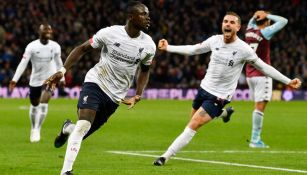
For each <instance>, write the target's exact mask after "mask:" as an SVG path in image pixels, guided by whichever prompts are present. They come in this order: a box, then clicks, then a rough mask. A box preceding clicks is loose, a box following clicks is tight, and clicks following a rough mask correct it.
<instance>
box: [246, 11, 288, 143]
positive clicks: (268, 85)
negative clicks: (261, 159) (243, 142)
mask: <svg viewBox="0 0 307 175" xmlns="http://www.w3.org/2000/svg"><path fill="white" fill-rule="evenodd" d="M271 21H273V22H274V24H273V25H270V22H271ZM287 22H288V20H287V19H286V18H283V17H281V16H277V15H272V14H269V13H267V12H265V11H257V12H255V14H254V16H253V17H252V18H251V19H250V21H249V23H248V26H247V29H246V33H245V42H246V43H248V44H249V45H250V46H251V48H252V49H254V51H255V52H256V53H257V55H258V57H259V58H260V59H262V60H263V62H265V63H267V64H269V65H271V58H270V39H271V38H272V37H273V35H274V34H275V33H276V32H278V31H279V30H281V29H282V28H283V27H285V25H286V24H287ZM246 77H247V83H248V86H249V89H250V95H251V99H252V100H254V101H255V109H254V111H253V113H252V118H253V120H252V123H253V127H252V134H251V142H250V144H249V147H251V148H268V147H269V146H268V145H266V144H265V143H264V142H263V141H262V139H261V131H262V125H263V116H264V110H265V107H266V105H267V103H268V102H269V101H270V100H271V97H272V78H270V77H268V76H266V75H264V74H263V73H262V72H261V71H259V70H257V69H256V68H255V67H254V66H253V65H250V64H247V65H246Z"/></svg>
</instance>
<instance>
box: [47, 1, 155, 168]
mask: <svg viewBox="0 0 307 175" xmlns="http://www.w3.org/2000/svg"><path fill="white" fill-rule="evenodd" d="M127 14H128V19H127V23H126V25H125V26H121V25H115V26H111V27H106V28H103V29H101V30H99V31H98V32H97V33H96V34H95V35H94V36H93V37H92V38H91V39H89V40H88V41H86V42H84V43H83V44H81V45H79V46H77V47H76V48H75V49H74V50H73V51H72V52H71V53H70V54H69V56H68V57H67V60H66V61H65V63H64V67H62V68H61V71H59V72H57V73H56V74H54V75H53V76H51V77H50V78H48V79H47V80H46V84H47V86H48V87H49V88H52V89H53V88H54V87H55V84H56V83H57V82H58V80H60V79H61V78H62V77H63V75H64V74H65V71H66V70H67V69H69V68H70V67H71V66H72V64H73V63H75V62H77V61H78V60H79V59H80V58H81V57H82V56H83V55H84V54H85V53H86V52H89V51H91V50H93V49H95V48H101V55H100V61H99V63H97V64H96V65H95V66H94V67H93V68H92V69H90V70H89V71H88V72H87V74H86V77H85V80H84V84H83V87H82V91H81V94H80V98H79V101H78V118H79V119H78V121H77V123H76V124H73V123H72V122H71V121H70V120H66V121H65V122H64V124H63V126H62V128H61V132H60V134H59V135H58V137H57V138H56V139H55V147H61V146H62V145H63V144H64V143H65V142H66V140H67V137H68V135H69V139H68V144H67V149H66V155H65V160H64V164H63V168H62V171H61V174H72V167H73V163H74V161H75V159H76V157H77V154H78V152H79V150H80V146H81V142H82V139H85V138H87V137H88V136H89V135H91V134H92V133H93V132H95V131H96V130H97V129H99V128H100V127H101V126H102V125H103V124H104V123H105V122H106V121H107V120H108V118H109V117H110V116H111V115H112V114H113V113H114V112H115V110H116V109H117V107H118V104H119V103H120V102H121V101H122V102H123V103H124V104H127V105H130V106H129V108H131V107H133V106H134V105H135V104H136V103H137V102H138V101H140V98H141V96H142V93H143V90H144V88H145V86H146V85H147V82H148V78H149V68H150V65H151V62H152V59H153V57H154V54H155V51H156V45H155V43H154V42H153V40H152V39H151V37H150V36H149V35H147V34H145V33H144V32H142V31H145V30H147V29H148V27H149V26H150V18H149V11H148V8H147V7H146V6H145V5H144V4H142V3H141V2H138V1H132V2H130V3H129V4H128V7H127ZM139 65H140V71H139V74H138V77H137V88H136V95H135V96H133V97H132V98H129V99H126V100H125V99H124V98H125V96H126V94H127V92H128V90H129V88H130V86H131V85H132V83H133V80H134V76H135V73H136V70H137V67H138V66H139Z"/></svg>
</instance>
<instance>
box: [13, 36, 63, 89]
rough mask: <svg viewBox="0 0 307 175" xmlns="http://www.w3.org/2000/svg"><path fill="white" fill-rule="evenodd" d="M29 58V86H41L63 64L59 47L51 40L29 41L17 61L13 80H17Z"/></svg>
mask: <svg viewBox="0 0 307 175" xmlns="http://www.w3.org/2000/svg"><path fill="white" fill-rule="evenodd" d="M30 60H31V64H32V72H31V76H30V83H29V85H30V86H34V87H37V86H42V85H43V83H44V81H45V80H46V79H47V78H49V77H50V76H51V75H53V74H54V73H56V71H57V70H59V69H60V68H61V67H62V66H63V62H62V60H61V47H60V45H59V44H58V43H57V42H55V41H52V40H49V41H48V43H47V44H46V45H43V44H42V43H41V42H40V41H39V39H37V40H34V41H32V42H31V43H29V44H28V45H27V47H26V49H25V52H24V54H23V57H22V60H21V62H20V63H19V65H18V67H17V69H16V73H15V75H14V77H13V79H12V80H13V81H15V82H17V81H18V80H19V78H20V76H21V75H22V73H23V72H24V70H25V68H26V67H27V65H28V63H29V61H30Z"/></svg>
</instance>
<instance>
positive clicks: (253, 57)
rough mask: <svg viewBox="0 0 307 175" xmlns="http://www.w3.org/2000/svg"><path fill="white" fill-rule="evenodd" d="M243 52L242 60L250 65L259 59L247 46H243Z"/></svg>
mask: <svg viewBox="0 0 307 175" xmlns="http://www.w3.org/2000/svg"><path fill="white" fill-rule="evenodd" d="M244 51H245V55H244V58H245V61H246V62H248V63H250V64H253V63H255V62H256V61H257V60H258V59H260V58H259V57H258V56H257V54H256V52H255V51H254V50H253V49H252V48H251V47H250V46H249V45H248V44H245V48H244Z"/></svg>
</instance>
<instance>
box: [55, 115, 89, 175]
mask: <svg viewBox="0 0 307 175" xmlns="http://www.w3.org/2000/svg"><path fill="white" fill-rule="evenodd" d="M90 128H91V123H90V122H89V121H87V120H79V121H77V124H76V126H75V129H74V130H73V132H72V133H71V135H70V136H69V139H68V144H67V148H66V154H65V159H64V164H63V168H62V171H61V174H63V173H65V172H66V171H71V170H72V166H73V164H74V161H75V160H76V158H77V155H78V152H79V150H80V147H81V142H82V139H83V137H84V136H85V134H86V133H87V132H88V131H89V130H90Z"/></svg>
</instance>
